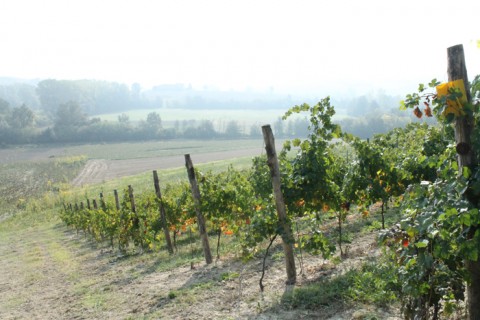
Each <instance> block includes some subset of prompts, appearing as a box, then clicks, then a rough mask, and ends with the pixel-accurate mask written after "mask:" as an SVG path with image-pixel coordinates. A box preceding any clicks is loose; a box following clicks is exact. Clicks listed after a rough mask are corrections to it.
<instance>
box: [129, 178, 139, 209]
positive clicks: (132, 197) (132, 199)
mask: <svg viewBox="0 0 480 320" xmlns="http://www.w3.org/2000/svg"><path fill="white" fill-rule="evenodd" d="M128 197H129V199H130V205H131V206H132V212H133V213H137V207H136V206H135V196H134V195H133V188H132V186H130V185H129V186H128Z"/></svg>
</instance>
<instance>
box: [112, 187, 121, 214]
mask: <svg viewBox="0 0 480 320" xmlns="http://www.w3.org/2000/svg"><path fill="white" fill-rule="evenodd" d="M113 196H114V197H115V208H117V210H120V201H119V200H118V191H117V189H115V190H113Z"/></svg>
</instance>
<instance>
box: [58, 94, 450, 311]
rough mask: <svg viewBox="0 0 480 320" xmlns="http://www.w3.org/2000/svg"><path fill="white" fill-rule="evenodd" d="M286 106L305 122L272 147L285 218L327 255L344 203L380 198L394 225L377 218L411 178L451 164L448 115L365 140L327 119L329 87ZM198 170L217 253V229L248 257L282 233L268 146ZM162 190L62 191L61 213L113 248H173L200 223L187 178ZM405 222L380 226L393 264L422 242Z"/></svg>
mask: <svg viewBox="0 0 480 320" xmlns="http://www.w3.org/2000/svg"><path fill="white" fill-rule="evenodd" d="M293 114H306V117H307V119H308V120H309V128H308V129H309V132H310V133H309V135H308V137H307V138H306V139H295V140H292V141H287V142H286V143H285V145H284V148H283V149H282V151H281V152H280V153H279V161H280V170H281V178H282V192H283V195H284V199H285V205H286V208H287V213H288V220H289V221H288V222H289V224H290V225H295V227H294V228H293V229H294V230H296V235H295V239H294V240H293V241H294V242H295V243H294V247H295V248H297V249H296V250H304V251H308V252H310V253H312V254H322V255H323V256H324V257H329V256H330V255H331V254H333V253H334V252H335V250H337V248H338V250H340V253H341V254H344V248H343V247H342V243H343V242H344V241H345V240H346V237H345V235H344V234H343V232H342V230H343V224H344V223H345V221H346V219H347V216H348V214H349V213H350V212H351V211H350V209H352V208H353V209H355V210H356V211H359V212H361V213H362V215H363V216H369V215H370V211H369V208H370V206H371V205H372V204H375V203H378V204H379V205H380V207H381V210H380V214H379V216H378V219H379V222H380V223H381V227H382V229H384V230H390V229H388V228H390V227H392V226H389V225H386V222H385V219H384V213H385V210H386V208H387V205H388V204H392V203H393V204H398V203H400V202H406V201H405V200H408V201H410V200H409V199H411V197H412V190H414V189H412V188H413V187H412V186H421V185H423V184H424V183H425V182H426V181H430V182H433V181H436V180H437V179H438V178H439V177H441V176H442V174H444V173H445V172H444V171H445V170H447V171H449V170H450V171H451V170H452V169H451V168H453V167H454V163H455V150H454V149H453V148H452V145H451V142H452V141H453V139H454V132H453V129H452V128H451V126H448V125H445V126H428V125H427V124H420V123H416V124H415V123H412V124H409V125H407V126H406V127H405V128H399V129H395V130H393V131H391V132H389V133H387V134H383V135H378V136H375V137H374V138H373V139H371V140H370V141H368V140H367V141H364V140H361V139H359V138H357V137H354V136H352V135H349V134H347V133H344V132H342V131H341V128H340V127H339V126H338V125H336V124H334V123H333V122H332V117H333V115H334V114H335V111H334V107H333V106H331V105H330V99H329V98H328V97H327V98H325V99H323V100H321V101H320V102H319V103H317V104H316V105H313V106H310V105H308V104H303V105H299V106H295V107H293V108H291V109H290V110H289V111H288V112H287V113H286V114H285V115H284V117H283V118H284V119H287V118H289V117H290V116H292V115H293ZM442 168H443V169H442ZM442 170H443V171H442ZM196 176H197V180H198V186H199V189H200V194H201V201H200V208H199V209H200V210H201V212H202V214H203V215H204V217H205V220H206V222H207V229H208V231H209V233H208V234H209V235H210V236H212V235H214V236H215V237H216V239H215V240H216V244H217V245H216V248H217V252H216V255H217V258H219V256H220V249H219V248H220V247H221V239H222V237H224V236H229V237H236V238H237V239H238V240H239V243H240V244H241V247H242V254H243V255H244V256H245V257H249V256H252V255H254V254H255V253H256V252H257V250H258V248H259V245H260V244H263V243H265V241H267V243H268V241H270V243H272V242H273V240H274V239H275V238H276V237H277V235H282V233H283V230H282V229H281V227H280V225H279V221H278V218H277V215H276V207H275V201H274V195H273V192H272V182H271V176H270V170H269V167H268V165H267V161H266V156H258V157H256V158H254V159H253V160H252V166H251V168H250V169H249V170H242V171H239V170H235V169H234V168H229V169H228V170H227V171H225V172H221V173H215V174H214V173H212V172H199V171H197V172H196ZM161 194H162V196H161V197H159V196H158V194H156V193H155V192H154V189H153V188H152V192H151V193H150V192H145V193H142V194H135V195H134V190H133V188H132V187H131V186H128V188H125V190H122V192H121V193H120V195H118V194H117V191H115V192H114V193H112V194H111V195H108V194H107V195H103V194H102V195H100V198H99V200H98V203H97V201H96V200H92V201H90V200H88V197H86V198H85V199H81V200H77V201H76V203H73V204H67V203H68V201H67V202H66V203H65V205H64V210H62V212H61V218H62V219H63V221H64V222H65V223H66V224H67V225H68V226H71V227H73V228H75V229H76V230H77V231H79V232H80V231H83V232H84V233H85V234H89V235H91V236H92V237H93V238H94V239H96V240H98V241H109V242H110V243H111V245H112V246H118V248H119V249H120V250H121V251H126V250H128V249H129V248H131V247H132V246H134V247H138V248H142V249H143V250H153V249H156V248H159V247H165V248H166V249H167V250H169V245H168V242H169V241H170V240H169V239H167V237H168V238H172V239H173V241H172V244H171V245H172V247H173V248H175V249H176V247H177V241H178V239H179V237H182V235H184V234H189V235H190V236H191V235H192V234H193V233H195V232H196V231H197V230H198V228H199V226H198V221H197V218H198V215H197V214H196V212H195V211H196V208H195V203H194V199H193V197H192V191H191V188H190V185H189V184H188V181H185V182H179V183H174V184H172V183H167V184H165V185H162V192H161ZM401 200H404V201H401ZM408 201H407V202H408ZM408 203H410V202H408ZM162 210H163V211H164V217H162ZM408 212H409V211H407V214H408ZM326 224H328V225H329V227H326ZM332 225H333V226H334V228H332V227H331V226H332ZM403 227H404V229H402V230H405V228H406V230H407V231H406V232H403V233H402V232H401V230H400V231H398V232H393V231H389V232H390V233H393V234H390V235H388V236H386V238H388V239H387V240H386V241H389V242H390V246H391V248H395V249H398V250H403V251H401V252H402V253H400V254H399V251H398V250H397V251H395V250H393V251H394V252H395V254H397V256H398V257H397V258H394V259H396V260H395V261H397V262H398V264H399V266H400V267H402V265H403V264H404V262H405V259H404V258H402V257H403V256H402V255H409V257H410V254H412V253H404V252H407V250H414V251H415V250H417V249H418V248H420V246H421V245H419V243H423V242H421V241H423V239H421V235H420V233H418V232H413V231H412V230H411V228H410V229H409V228H408V227H405V226H403ZM165 229H166V230H168V232H167V233H165V232H163V230H165ZM392 230H393V229H392ZM392 243H393V244H392ZM169 251H171V252H172V253H173V252H174V251H175V250H169ZM409 272H412V273H413V272H414V270H413V269H412V271H408V272H407V274H410V273H409ZM415 272H416V271H415ZM413 280H415V279H413ZM413 280H412V281H413ZM416 280H418V279H416ZM405 281H406V283H408V281H410V279H405ZM408 288H409V287H408V286H406V287H405V291H404V293H405V295H406V296H407V297H411V296H412V295H413V294H415V292H413V291H412V290H410V291H408V290H409V289H408ZM442 297H444V295H442ZM405 301H410V300H408V298H406V299H405ZM438 301H440V299H438ZM438 301H437V302H438Z"/></svg>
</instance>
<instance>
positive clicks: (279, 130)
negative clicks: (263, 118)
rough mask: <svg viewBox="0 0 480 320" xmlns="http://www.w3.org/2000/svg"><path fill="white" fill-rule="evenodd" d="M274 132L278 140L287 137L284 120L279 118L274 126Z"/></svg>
mask: <svg viewBox="0 0 480 320" xmlns="http://www.w3.org/2000/svg"><path fill="white" fill-rule="evenodd" d="M273 130H274V133H275V137H277V138H283V137H285V129H284V125H283V121H282V118H278V119H277V120H276V121H275V123H274V124H273Z"/></svg>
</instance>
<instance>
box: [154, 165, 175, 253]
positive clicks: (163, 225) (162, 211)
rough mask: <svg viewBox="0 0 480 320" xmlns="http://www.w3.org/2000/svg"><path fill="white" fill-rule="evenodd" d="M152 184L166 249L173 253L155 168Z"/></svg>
mask: <svg viewBox="0 0 480 320" xmlns="http://www.w3.org/2000/svg"><path fill="white" fill-rule="evenodd" d="M153 184H154V186H155V193H156V195H157V198H158V200H159V204H158V209H159V211H160V221H161V223H162V227H163V233H164V234H165V241H166V242H167V249H168V252H169V253H170V254H173V245H172V240H171V239H170V231H169V230H168V224H167V215H166V214H165V207H164V206H163V202H162V201H163V200H162V193H161V191H160V182H159V181H158V174H157V170H153Z"/></svg>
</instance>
